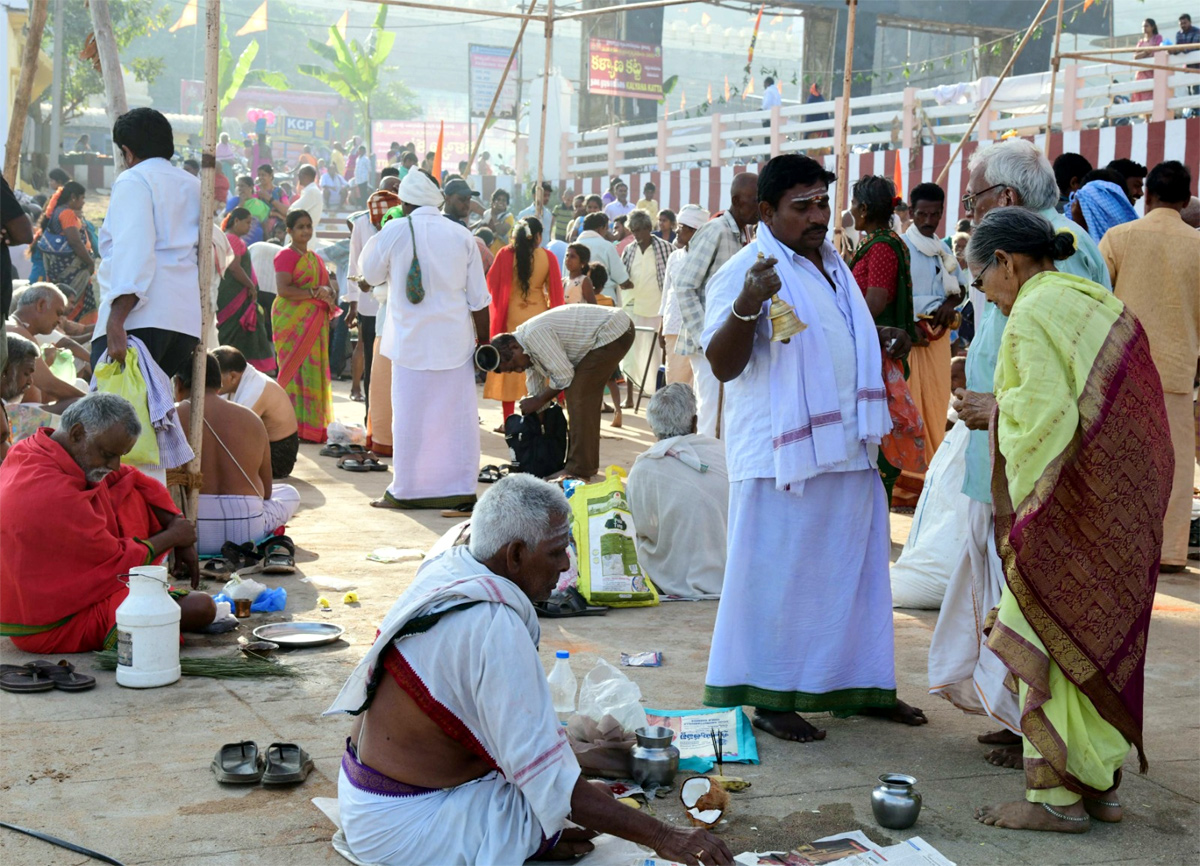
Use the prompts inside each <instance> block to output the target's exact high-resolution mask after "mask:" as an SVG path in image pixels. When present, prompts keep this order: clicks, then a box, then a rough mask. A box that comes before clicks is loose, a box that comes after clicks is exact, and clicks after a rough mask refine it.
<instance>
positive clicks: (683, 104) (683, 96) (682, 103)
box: [679, 87, 687, 111]
mask: <svg viewBox="0 0 1200 866" xmlns="http://www.w3.org/2000/svg"><path fill="white" fill-rule="evenodd" d="M686 109H687V93H686V92H685V91H684V89H683V88H682V87H681V88H679V110H680V111H684V110H686Z"/></svg>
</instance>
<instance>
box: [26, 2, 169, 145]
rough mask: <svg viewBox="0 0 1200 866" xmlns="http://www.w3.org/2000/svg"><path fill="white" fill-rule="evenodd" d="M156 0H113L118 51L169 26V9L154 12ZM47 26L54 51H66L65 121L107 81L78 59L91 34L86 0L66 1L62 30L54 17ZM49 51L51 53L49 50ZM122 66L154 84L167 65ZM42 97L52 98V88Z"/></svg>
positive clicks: (135, 61)
mask: <svg viewBox="0 0 1200 866" xmlns="http://www.w3.org/2000/svg"><path fill="white" fill-rule="evenodd" d="M155 5H157V4H156V3H155V2H154V0H110V2H109V10H110V14H111V15H112V23H113V36H115V37H116V41H117V50H118V51H121V50H122V49H124V48H126V47H127V46H128V45H129V43H131V42H132V41H133V40H135V39H137V38H139V37H141V36H146V35H148V34H150V33H153V32H155V31H156V30H161V29H162V28H164V27H166V26H167V19H168V17H169V15H170V12H171V10H170V8H169V7H165V6H164V7H163V8H161V9H159V10H158V11H155V9H154V7H155ZM46 29H47V32H48V33H51V34H52V38H53V42H54V47H53V49H52V50H53V51H59V50H60V47H61V49H62V50H63V51H64V52H65V53H64V61H65V62H64V64H63V117H62V119H63V121H64V122H65V121H67V120H70V119H71V118H72V117H75V116H77V115H78V114H79V113H80V112H81V111H82V110H83V109H84V108H85V107H86V103H87V101H88V98H89V97H92V96H99V95H102V94H103V93H104V82H103V80H101V78H100V73H99V72H97V71H96V68H95V67H94V66H93V65H92V64H91V63H90V62H88V61H84V60H80V59H79V52H81V51H82V50H83V46H84V43H85V42H86V41H87V37H88V35H89V34H90V33H91V32H92V17H91V13H90V12H89V11H88V7H87V4H86V3H82V2H68V3H64V4H63V32H62V33H61V34H59V33H55V32H54V16H53V15H52V16H50V19H49V20H48V21H47V24H46ZM47 53H49V52H47ZM122 65H123V66H125V67H126V68H127V69H129V71H131V72H132V73H133V75H134V78H136V79H137V80H138V81H144V82H146V83H147V84H150V83H153V82H154V79H155V78H157V77H158V76H159V75H160V74H161V73H162V71H163V69H164V67H165V65H166V64H165V61H164V60H163V58H162V57H138V58H123V59H122ZM40 98H41V99H43V100H45V99H48V98H49V90H47V91H46V93H45V94H43V95H42V96H41V97H40Z"/></svg>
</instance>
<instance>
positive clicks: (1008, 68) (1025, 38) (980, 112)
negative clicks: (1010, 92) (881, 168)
mask: <svg viewBox="0 0 1200 866" xmlns="http://www.w3.org/2000/svg"><path fill="white" fill-rule="evenodd" d="M1052 2H1053V0H1045V2H1044V3H1042V8H1041V9H1039V10H1038V12H1037V14H1036V15H1034V16H1033V22H1032V23H1031V24H1030V25H1029V29H1028V30H1026V31H1025V35H1024V36H1023V37H1021V41H1020V43H1019V44H1018V45H1017V50H1016V51H1014V52H1013V53H1012V57H1010V58H1008V63H1006V64H1005V65H1004V71H1003V72H1001V73H1000V77H999V78H997V79H996V83H995V84H994V85H992V92H991V93H989V94H988V96H987V99H985V100H984V101H983V105H981V106H979V110H978V111H976V112H975V116H974V117H973V118H972V119H971V125H970V126H968V127H967V131H966V132H964V133H963V137H962V140H961V141H959V143H958V146H957V147H956V148H954V153H952V154H951V155H950V159H948V160H946V164H945V165H944V166H942V170H941V172H939V173H938V176H937V180H936V181H934V183H936V184H938V185H939V186H940V185H941V183H942V181H943V180H945V179H946V172H948V171H949V170H950V166H951V165H953V164H954V160H956V159H958V155H959V154H960V153H962V149H963V145H965V144H966V143H967V141H968V140H969V139H970V138H971V133H972V132H974V131H975V125H976V124H977V123H979V118H981V117H983V113H984V112H985V111H987V110H988V106H989V105H991V104H992V99H993V98H994V97H995V96H996V93H997V91H999V90H1000V85H1001V84H1003V83H1004V79H1006V78H1008V73H1010V72H1011V71H1012V68H1013V64H1014V63H1016V62H1017V58H1018V57H1020V56H1021V49H1023V48H1024V47H1025V43H1027V42H1028V41H1029V39H1030V37H1031V36H1033V31H1034V30H1037V27H1038V24H1040V23H1041V21H1042V16H1043V15H1045V14H1046V10H1047V9H1048V8H1050V4H1051V3H1052Z"/></svg>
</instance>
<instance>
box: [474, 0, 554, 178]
mask: <svg viewBox="0 0 1200 866" xmlns="http://www.w3.org/2000/svg"><path fill="white" fill-rule="evenodd" d="M536 5H537V0H529V13H530V14H533V7H534V6H536ZM529 20H530V19H529V18H526V19H525V20H523V21H522V22H521V29H520V30H519V31H517V41H516V42H514V43H513V47H512V51H510V52H509V54H508V63H507V64H505V66H504V72H503V74H501V76H500V83H499V84H497V85H496V92H495V93H494V94H492V104H491V105H489V106H488V110H487V114H486V115H484V118H483V123H482V124H481V125H480V127H479V136H478V138H476V139H475V145H474V147H472V148H471V154H470V156H469V157H468V165H467V170H468V171H471V170H472V169H473V168H474V166H475V157H476V156H478V155H479V148H480V147H482V146H483V134H484V133H485V132H487V128H488V124H489V123H491V120H492V114H493V113H495V111H496V103H497V102H499V101H500V92H501V91H502V90H504V82H506V81H508V71H509V70H510V69H512V65H513V61H514V60H515V59H516V57H517V52H518V51H520V50H521V40H522V39H524V38H525V28H526V27H528V26H529ZM513 110H514V111H515V112H518V113H519V111H520V109H519V108H518V107H517V106H514V107H513ZM469 113H470V111H469V110H468V114H469Z"/></svg>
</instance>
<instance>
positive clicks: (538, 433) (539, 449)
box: [504, 403, 567, 478]
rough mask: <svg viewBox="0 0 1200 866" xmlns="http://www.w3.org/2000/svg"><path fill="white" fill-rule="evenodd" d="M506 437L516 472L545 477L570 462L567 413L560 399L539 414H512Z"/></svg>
mask: <svg viewBox="0 0 1200 866" xmlns="http://www.w3.org/2000/svg"><path fill="white" fill-rule="evenodd" d="M504 439H505V441H507V442H508V447H509V449H510V450H511V451H512V454H513V464H514V465H513V469H514V470H516V471H517V472H526V473H528V474H530V475H536V476H537V477H538V478H545V477H547V476H549V475H553V474H554V473H555V472H558V471H560V470H561V469H562V468H563V467H564V466H566V465H567V415H566V413H565V412H564V411H563V408H562V406H559V405H558V404H557V403H551V404H550V405H549V406H547V407H546V408H545V409H544V410H543V411H542V412H541V413H539V414H535V415H509V416H508V418H507V419H506V420H505V422H504Z"/></svg>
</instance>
